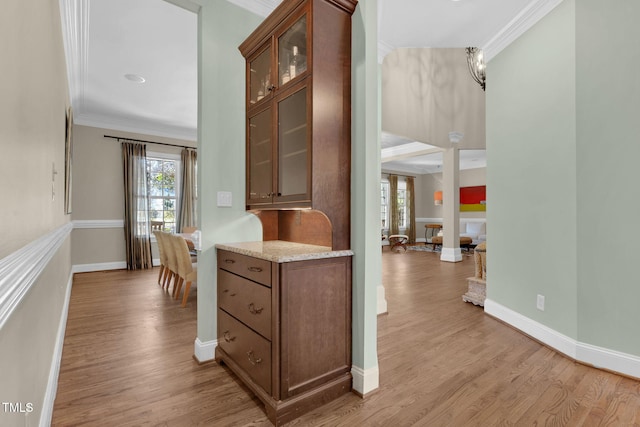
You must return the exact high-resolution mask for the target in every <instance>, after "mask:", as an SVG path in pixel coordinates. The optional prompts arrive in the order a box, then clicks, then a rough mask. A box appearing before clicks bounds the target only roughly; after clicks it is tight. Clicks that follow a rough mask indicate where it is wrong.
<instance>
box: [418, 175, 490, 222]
mask: <svg viewBox="0 0 640 427" xmlns="http://www.w3.org/2000/svg"><path fill="white" fill-rule="evenodd" d="M486 172H487V168H477V169H464V170H462V171H460V187H473V186H476V185H487V177H486ZM420 184H421V191H422V193H423V195H424V196H423V199H422V205H416V207H417V209H418V210H416V217H420V218H442V215H443V213H442V206H436V205H434V204H433V193H434V191H438V190H442V173H435V174H429V175H421V176H420ZM486 216H487V215H486V212H460V218H486Z"/></svg>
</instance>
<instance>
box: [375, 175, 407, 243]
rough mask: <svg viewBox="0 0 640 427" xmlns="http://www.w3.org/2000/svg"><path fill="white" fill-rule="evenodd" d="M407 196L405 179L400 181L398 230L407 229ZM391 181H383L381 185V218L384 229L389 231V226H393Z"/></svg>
mask: <svg viewBox="0 0 640 427" xmlns="http://www.w3.org/2000/svg"><path fill="white" fill-rule="evenodd" d="M406 194H407V183H406V182H405V181H404V179H403V178H400V179H398V194H397V196H396V197H397V198H398V214H399V215H398V228H399V229H400V230H402V231H404V230H405V229H406V227H407V203H406V200H407V198H406ZM389 197H391V195H390V194H389V181H388V180H386V179H383V180H382V182H381V185H380V203H381V211H380V217H381V219H382V229H383V230H387V231H388V230H389V226H390V225H391V222H390V221H391V218H390V215H389V205H390V203H389V201H390V199H389Z"/></svg>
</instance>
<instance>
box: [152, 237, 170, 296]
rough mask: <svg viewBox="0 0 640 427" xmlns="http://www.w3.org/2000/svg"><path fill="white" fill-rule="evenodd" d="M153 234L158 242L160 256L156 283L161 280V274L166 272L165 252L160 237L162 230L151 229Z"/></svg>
mask: <svg viewBox="0 0 640 427" xmlns="http://www.w3.org/2000/svg"><path fill="white" fill-rule="evenodd" d="M153 235H154V236H156V243H157V244H158V254H159V256H160V272H159V273H158V285H161V284H162V282H163V280H162V279H163V276H164V275H166V274H167V272H168V268H167V253H166V251H165V249H164V241H163V238H162V232H161V231H158V230H154V231H153Z"/></svg>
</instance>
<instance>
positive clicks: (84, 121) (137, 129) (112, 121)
mask: <svg viewBox="0 0 640 427" xmlns="http://www.w3.org/2000/svg"><path fill="white" fill-rule="evenodd" d="M73 123H74V124H76V125H81V126H90V127H94V128H101V129H110V130H119V131H122V132H130V133H139V134H142V135H152V136H161V137H166V138H173V139H180V140H183V141H197V140H198V130H197V129H196V128H184V127H178V126H170V125H163V124H159V123H148V126H146V125H145V123H143V122H141V121H140V120H139V119H131V120H129V119H123V118H114V117H108V116H105V115H94V114H85V113H80V114H74V117H73Z"/></svg>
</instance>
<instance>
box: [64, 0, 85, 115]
mask: <svg viewBox="0 0 640 427" xmlns="http://www.w3.org/2000/svg"><path fill="white" fill-rule="evenodd" d="M89 2H90V0H60V17H61V21H62V36H63V41H64V50H65V54H66V55H65V56H66V63H67V79H68V81H69V99H70V100H71V105H72V106H73V107H74V110H78V111H80V110H82V107H83V104H84V95H85V88H86V85H87V82H86V76H87V69H88V67H89Z"/></svg>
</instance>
